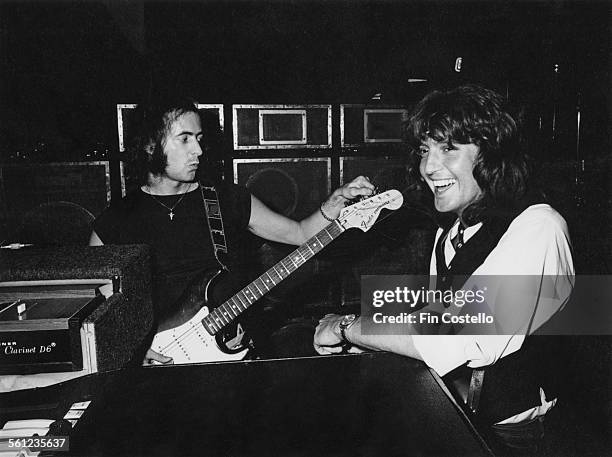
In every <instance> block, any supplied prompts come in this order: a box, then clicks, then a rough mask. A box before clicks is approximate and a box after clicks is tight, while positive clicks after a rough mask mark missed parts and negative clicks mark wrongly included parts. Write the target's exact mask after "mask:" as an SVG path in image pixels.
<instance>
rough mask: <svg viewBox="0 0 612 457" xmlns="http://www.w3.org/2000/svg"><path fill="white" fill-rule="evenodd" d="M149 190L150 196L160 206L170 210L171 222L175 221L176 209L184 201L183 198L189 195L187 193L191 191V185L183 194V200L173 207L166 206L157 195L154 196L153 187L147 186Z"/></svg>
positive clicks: (179, 200)
mask: <svg viewBox="0 0 612 457" xmlns="http://www.w3.org/2000/svg"><path fill="white" fill-rule="evenodd" d="M147 189H148V191H149V195H150V196H151V197H153V200H155V201H156V202H157V203H159V204H160V205H162V206H163V207H164V208H166V209H167V210H168V217H169V218H170V220H173V219H174V208H176V207H177V206H178V205H179V204H180V203H181V202H182V201H183V198H185V195H187V193H188V192H189V191H191V184H189V187H188V188H187V190H186V191H185V192H183V193H182V194H181V198H179V199H178V200H177V201H176V203H175V204H174V205H172V206H168V205H165V204H164V203H162V202H161V201H160V200H159V199H158V198H157V197H156V196H155V195H153V194H152V193H151V186H148V185H147Z"/></svg>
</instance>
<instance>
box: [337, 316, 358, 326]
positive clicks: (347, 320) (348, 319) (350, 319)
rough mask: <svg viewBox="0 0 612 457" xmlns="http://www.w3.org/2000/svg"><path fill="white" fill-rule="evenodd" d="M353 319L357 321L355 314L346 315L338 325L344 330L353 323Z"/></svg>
mask: <svg viewBox="0 0 612 457" xmlns="http://www.w3.org/2000/svg"><path fill="white" fill-rule="evenodd" d="M355 319H357V316H356V315H355V314H347V315H346V316H344V317H343V318H342V320H341V321H340V325H341V326H342V327H344V328H346V327H348V326H349V325H351V324H352V323H353V322H355Z"/></svg>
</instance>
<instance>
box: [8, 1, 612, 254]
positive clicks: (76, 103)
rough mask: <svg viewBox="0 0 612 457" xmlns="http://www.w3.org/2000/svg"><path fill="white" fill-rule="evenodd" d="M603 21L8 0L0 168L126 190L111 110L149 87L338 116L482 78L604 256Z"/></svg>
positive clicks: (594, 5) (579, 8) (529, 5)
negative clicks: (68, 171) (83, 175)
mask: <svg viewBox="0 0 612 457" xmlns="http://www.w3.org/2000/svg"><path fill="white" fill-rule="evenodd" d="M610 12H611V10H610V3H609V2H597V1H562V0H553V1H533V2H531V1H519V2H509V1H501V0H498V1H489V2H483V1H479V2H469V1H427V2H425V1H383V0H377V1H360V0H357V1H231V2H230V1H200V2H160V1H142V0H140V1H130V2H124V1H118V0H107V1H97V2H96V1H86V2H76V1H59V2H43V1H26V2H1V3H0V71H1V75H0V82H1V84H0V100H1V103H0V116H1V122H0V162H3V163H7V162H18V163H26V164H27V163H33V162H67V161H82V160H85V161H87V160H110V165H111V178H112V183H113V197H118V196H119V195H120V189H119V180H118V170H119V165H118V163H119V160H120V159H123V158H124V157H123V156H122V155H121V154H119V152H118V139H117V126H116V123H117V114H116V104H117V103H133V102H138V101H139V100H141V99H143V98H144V97H146V96H147V94H149V93H150V92H151V91H156V90H159V89H161V88H163V89H167V90H173V89H177V88H179V89H180V90H182V91H183V92H186V93H189V94H191V95H193V96H194V97H196V99H197V100H198V101H199V102H201V103H222V104H224V105H225V106H226V107H229V106H231V104H235V103H241V104H246V103H281V104H290V103H296V104H299V103H302V104H304V103H309V104H313V103H325V104H332V105H333V106H334V115H335V119H337V113H338V111H337V110H338V105H339V104H341V103H367V102H369V101H370V99H371V97H372V95H373V94H375V93H381V94H382V97H381V98H382V102H383V103H390V104H402V105H405V106H410V105H411V104H413V103H415V102H416V101H417V100H418V99H419V98H420V97H421V96H422V95H423V94H424V93H426V92H427V91H428V90H430V89H432V88H434V87H439V86H453V85H456V84H459V83H461V82H477V83H482V84H485V85H487V86H490V87H493V88H495V89H498V90H499V91H501V92H502V93H504V94H506V95H507V96H508V97H509V98H510V99H511V100H513V101H514V102H516V103H517V104H521V105H524V106H525V111H524V116H525V121H526V126H527V131H528V133H529V136H530V140H531V143H532V145H533V149H532V153H533V154H534V156H536V157H537V158H538V159H540V163H541V164H542V165H543V166H542V169H541V179H542V182H543V183H544V186H545V187H546V188H547V190H548V191H549V194H550V196H551V197H552V200H553V202H554V203H555V204H556V205H557V206H558V207H559V208H560V209H562V210H563V211H564V214H568V215H569V216H568V217H569V218H572V217H574V218H575V219H577V220H580V221H582V222H583V223H582V224H581V225H580V226H579V227H578V229H577V230H582V231H585V236H584V238H585V239H587V238H589V236H588V234H589V233H590V232H592V231H595V232H597V233H599V234H600V237H599V238H598V239H597V240H594V241H593V240H592V237H590V239H591V241H592V242H591V243H590V247H589V249H590V251H592V252H594V253H601V252H603V253H609V250H608V248H607V246H609V236H608V235H609V230H608V227H609V225H608V224H609V213H610V206H611V205H610V200H611V194H612V193H611V192H610V180H609V179H608V171H609V162H610V156H611V154H610V126H611V125H612V124H611V123H610V106H611V105H610V38H611V35H610V17H611V15H610ZM457 57H461V58H462V62H463V63H462V68H461V71H460V72H457V71H455V69H454V67H455V61H456V59H457ZM414 79H425V80H427V81H426V82H413V81H412V80H414ZM229 122H231V111H230V112H228V109H227V108H226V125H227V124H228V123H229ZM226 130H227V129H226ZM337 130H338V124H337V120H335V121H334V148H333V149H332V150H331V151H324V152H325V154H331V156H332V157H334V156H337V155H340V154H342V153H344V152H343V151H340V150H339V145H338V140H339V136H338V132H337ZM228 131H229V130H228ZM225 144H226V145H228V144H231V140H230V141H227V142H226V143H225ZM227 149H229V150H230V151H229V155H231V154H232V152H231V146H229V147H228V148H227ZM223 153H224V154H226V153H227V151H223ZM276 155H277V156H278V154H276ZM227 161H230V163H229V164H227V163H226V164H225V166H226V168H228V169H231V157H227ZM334 166H335V167H336V165H334ZM577 171H578V172H577ZM332 173H336V175H337V168H334V169H333V170H332ZM5 182H6V180H5ZM335 183H336V181H334V184H335ZM23 185H24V188H25V187H26V184H25V183H24V184H23ZM77 185H78V184H77ZM5 190H6V189H5ZM9 190H12V191H13V192H15V191H16V192H19V191H20V189H17V190H15V189H9ZM0 194H2V196H1V197H0V211H3V210H5V209H6V208H7V207H8V206H10V203H11V202H10V201H8V200H9V197H10V193H9V194H6V193H2V192H0ZM585 216H592V217H593V218H594V219H595V220H594V221H592V222H591V221H588V222H584V221H585ZM593 224H594V226H593ZM2 239H4V237H2ZM602 244H603V245H604V249H603V250H602V249H601V246H602ZM600 255H601V254H600ZM606 256H607V255H606V254H604V256H603V257H604V258H605V257H606ZM602 262H605V261H603V260H602ZM600 263H601V262H600Z"/></svg>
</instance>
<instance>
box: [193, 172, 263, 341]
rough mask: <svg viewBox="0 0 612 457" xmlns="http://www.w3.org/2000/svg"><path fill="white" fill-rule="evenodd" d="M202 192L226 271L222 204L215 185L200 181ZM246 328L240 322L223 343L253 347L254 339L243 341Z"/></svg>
mask: <svg viewBox="0 0 612 457" xmlns="http://www.w3.org/2000/svg"><path fill="white" fill-rule="evenodd" d="M200 193H201V194H202V202H203V203H204V214H205V215H206V222H207V223H208V231H209V232H210V239H211V240H212V242H213V251H214V254H215V259H217V262H218V263H219V265H220V266H221V268H223V269H224V270H225V271H229V269H228V268H227V266H226V265H225V263H223V261H222V260H221V255H219V253H223V254H224V255H227V253H228V249H227V240H226V238H225V227H224V225H223V216H222V214H221V205H220V204H219V195H218V194H217V189H216V188H215V186H213V185H210V186H205V185H204V184H202V183H200ZM244 334H245V332H244V329H243V328H242V325H241V324H240V323H238V324H237V326H236V334H235V336H234V337H233V338H232V339H230V340H227V341H224V342H223V344H225V346H226V347H227V348H229V349H230V350H231V351H240V350H242V348H245V347H251V348H252V345H253V342H252V340H251V339H250V338H249V339H248V341H246V342H245V343H243V338H244Z"/></svg>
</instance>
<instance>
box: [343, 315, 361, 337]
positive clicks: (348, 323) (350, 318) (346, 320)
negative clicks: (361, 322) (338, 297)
mask: <svg viewBox="0 0 612 457" xmlns="http://www.w3.org/2000/svg"><path fill="white" fill-rule="evenodd" d="M357 319H359V316H357V315H356V314H347V315H346V316H342V318H341V319H340V321H339V322H338V332H339V335H338V336H339V338H340V341H341V342H342V343H343V344H351V341H350V340H349V338H348V335H347V332H348V330H349V329H350V328H351V327H352V326H353V324H354V323H355V322H356V321H357Z"/></svg>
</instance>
